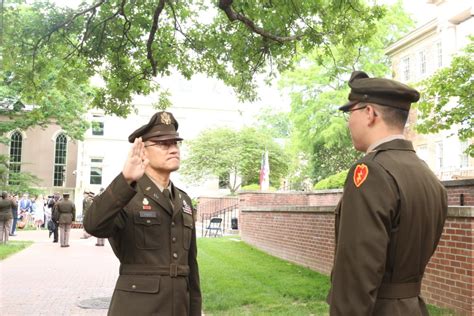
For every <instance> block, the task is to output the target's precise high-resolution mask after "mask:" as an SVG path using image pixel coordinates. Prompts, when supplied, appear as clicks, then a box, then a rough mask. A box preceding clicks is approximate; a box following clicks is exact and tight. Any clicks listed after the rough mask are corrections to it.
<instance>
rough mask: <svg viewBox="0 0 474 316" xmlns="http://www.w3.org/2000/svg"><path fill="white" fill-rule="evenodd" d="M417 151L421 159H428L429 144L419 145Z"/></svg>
mask: <svg viewBox="0 0 474 316" xmlns="http://www.w3.org/2000/svg"><path fill="white" fill-rule="evenodd" d="M416 153H417V154H418V157H420V159H421V160H424V161H426V160H427V159H428V146H427V145H426V144H425V145H420V146H418V149H417V150H416Z"/></svg>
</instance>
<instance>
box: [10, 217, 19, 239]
mask: <svg viewBox="0 0 474 316" xmlns="http://www.w3.org/2000/svg"><path fill="white" fill-rule="evenodd" d="M16 222H18V215H17V216H13V223H12V232H11V233H12V235H15V231H16Z"/></svg>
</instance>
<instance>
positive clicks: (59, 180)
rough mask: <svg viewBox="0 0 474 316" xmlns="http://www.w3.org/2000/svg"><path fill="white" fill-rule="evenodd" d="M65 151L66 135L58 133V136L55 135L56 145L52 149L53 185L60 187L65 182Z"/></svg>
mask: <svg viewBox="0 0 474 316" xmlns="http://www.w3.org/2000/svg"><path fill="white" fill-rule="evenodd" d="M66 153H67V138H66V135H64V134H59V135H58V137H56V146H55V150H54V175H53V185H54V186H55V187H62V186H64V184H65V183H66Z"/></svg>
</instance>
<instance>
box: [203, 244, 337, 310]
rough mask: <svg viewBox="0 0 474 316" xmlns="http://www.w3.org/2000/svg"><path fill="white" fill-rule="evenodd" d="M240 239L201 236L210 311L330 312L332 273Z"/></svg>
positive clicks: (206, 305)
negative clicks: (319, 271) (269, 252)
mask: <svg viewBox="0 0 474 316" xmlns="http://www.w3.org/2000/svg"><path fill="white" fill-rule="evenodd" d="M234 239H235V238H200V239H199V241H198V249H199V250H198V251H199V258H198V260H199V270H200V274H201V287H202V291H203V304H204V311H205V313H206V315H229V316H230V315H325V314H327V313H328V306H327V304H326V302H325V298H326V294H327V292H328V290H329V278H328V277H327V276H325V275H322V274H319V273H317V272H314V271H311V270H309V269H306V268H303V267H300V266H297V265H294V264H291V263H288V262H286V261H283V260H280V259H277V258H275V257H272V256H269V255H267V254H265V253H263V252H261V251H259V250H256V249H255V248H252V247H250V246H248V245H246V244H245V243H243V242H240V241H235V240H234Z"/></svg>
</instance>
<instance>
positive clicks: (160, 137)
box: [146, 135, 183, 141]
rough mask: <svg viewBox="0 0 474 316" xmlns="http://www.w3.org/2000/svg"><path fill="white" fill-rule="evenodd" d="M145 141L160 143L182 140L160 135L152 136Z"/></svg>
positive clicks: (177, 137) (172, 136) (174, 136)
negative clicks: (161, 141)
mask: <svg viewBox="0 0 474 316" xmlns="http://www.w3.org/2000/svg"><path fill="white" fill-rule="evenodd" d="M146 140H147V141H148V140H149V141H160V140H183V139H182V138H181V137H179V136H176V135H161V136H154V137H150V138H147V139H146Z"/></svg>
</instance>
